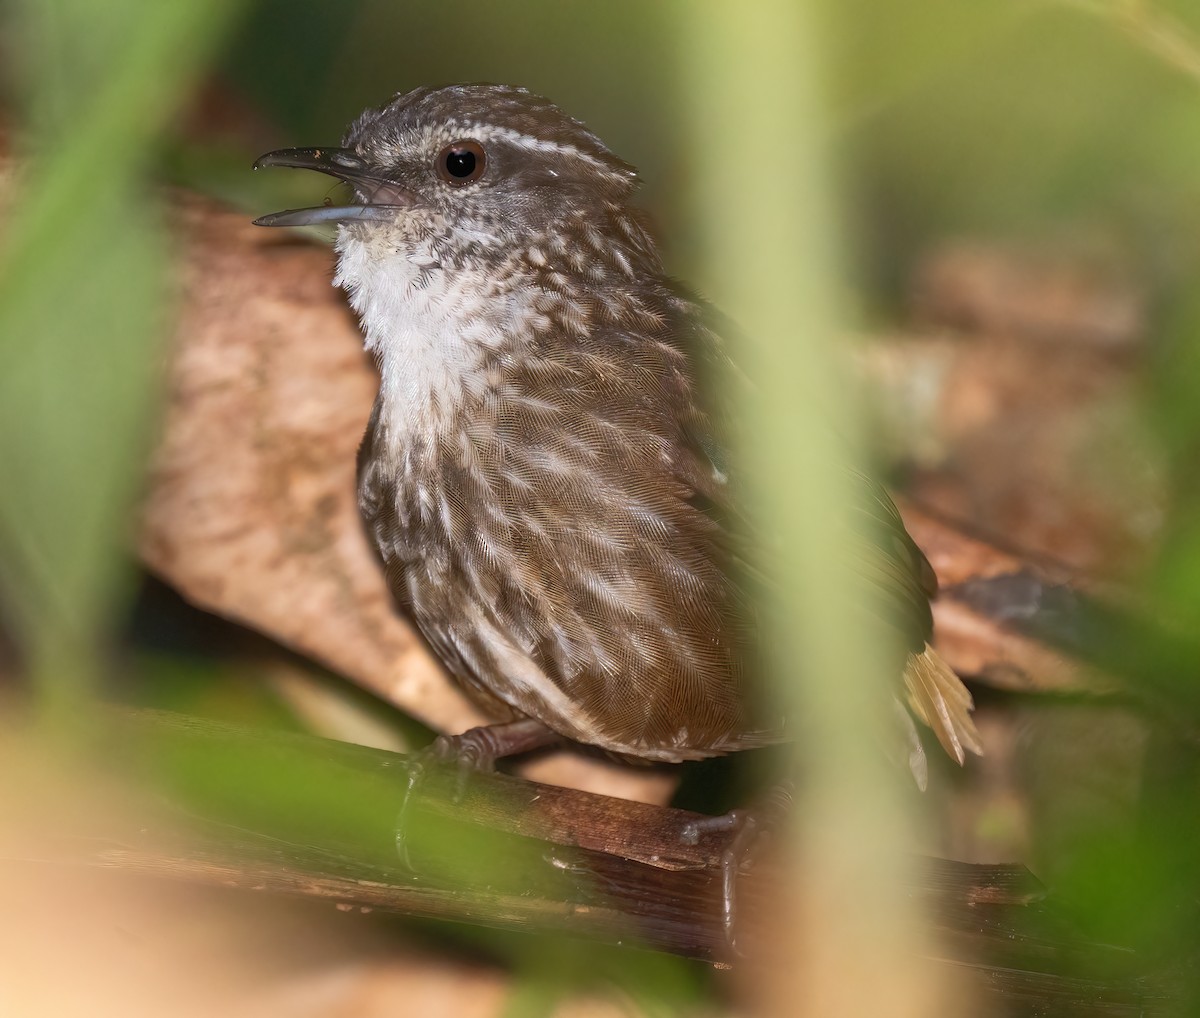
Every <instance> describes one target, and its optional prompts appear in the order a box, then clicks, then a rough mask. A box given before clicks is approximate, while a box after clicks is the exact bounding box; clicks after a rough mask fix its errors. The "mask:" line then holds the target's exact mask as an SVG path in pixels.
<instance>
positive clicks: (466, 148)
mask: <svg viewBox="0 0 1200 1018" xmlns="http://www.w3.org/2000/svg"><path fill="white" fill-rule="evenodd" d="M486 167H487V156H486V155H484V152H483V146H482V145H480V144H479V142H477V141H456V142H453V143H452V144H450V145H447V146H446V147H445V148H444V149H442V150H441V152H439V153H438V157H437V171H438V176H439V177H441V178H442V180H444V181H445V182H446V183H447V184H449V185H450V186H451V187H462V186H463V185H464V184H470V183H471V182H472V181H475V180H478V179H479V178H480V177H482V176H483V171H484V169H485V168H486Z"/></svg>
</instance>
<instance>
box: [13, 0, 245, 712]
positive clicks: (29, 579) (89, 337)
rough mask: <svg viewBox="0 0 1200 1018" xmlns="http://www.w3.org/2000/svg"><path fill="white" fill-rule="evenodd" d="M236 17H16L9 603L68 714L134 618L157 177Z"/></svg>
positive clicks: (157, 348) (154, 356)
mask: <svg viewBox="0 0 1200 1018" xmlns="http://www.w3.org/2000/svg"><path fill="white" fill-rule="evenodd" d="M235 9H236V4H235V3H234V0H219V2H211V0H187V2H182V0H177V2H172V3H167V4H156V3H150V2H144V0H114V2H110V3H105V4H103V5H99V4H95V3H92V2H90V0H58V2H55V3H44V2H33V0H30V2H26V3H23V4H18V5H17V6H16V15H17V17H16V20H15V24H14V26H13V29H14V31H15V33H16V37H17V38H18V39H19V40H20V43H21V44H20V45H19V46H17V47H14V50H15V51H16V52H18V53H20V54H21V55H22V57H23V59H22V60H21V70H22V71H23V72H24V77H23V79H22V80H21V84H22V85H23V87H24V95H25V103H24V115H25V123H24V125H23V126H24V129H23V131H22V135H21V140H22V148H23V151H22V153H21V155H22V165H21V172H20V175H19V178H18V183H17V186H16V188H15V194H14V195H13V197H12V200H11V213H10V216H9V222H8V225H7V230H6V233H5V236H4V238H3V247H2V248H0V476H3V478H4V485H3V487H2V488H0V598H2V603H3V606H4V609H5V612H6V614H7V615H8V617H9V619H10V620H11V628H12V629H13V632H14V634H15V636H16V638H17V639H18V641H19V642H20V644H21V645H22V647H23V649H24V652H25V654H26V655H27V657H28V659H29V662H30V664H31V665H32V668H33V671H34V674H35V675H37V676H38V677H39V678H40V679H41V680H42V683H43V686H42V688H43V691H44V693H45V694H46V697H47V699H48V700H49V701H50V702H53V703H57V704H58V705H59V706H60V707H61V708H62V713H64V714H65V713H69V712H71V711H72V710H77V709H78V705H77V704H75V703H73V701H74V700H75V697H76V694H77V693H78V688H76V687H77V685H78V684H79V683H80V682H82V681H84V679H85V677H86V676H87V675H88V673H89V672H90V671H91V670H92V669H93V667H94V654H95V651H96V649H97V647H96V642H97V640H98V638H99V636H100V634H101V633H102V632H103V631H104V629H105V627H106V626H107V625H109V624H111V622H112V620H113V619H114V618H115V617H117V616H118V614H119V612H120V610H121V606H122V604H123V601H124V596H123V592H122V590H121V589H120V585H121V581H122V578H123V568H122V561H123V554H122V552H123V549H124V547H125V545H126V543H127V541H128V539H129V537H130V536H131V533H132V530H133V526H134V520H133V518H132V516H131V508H132V501H133V496H134V494H135V492H136V487H137V483H138V478H139V476H140V471H141V464H142V460H143V456H144V453H145V451H146V450H147V449H148V448H149V445H150V441H151V434H152V428H153V420H154V416H153V410H154V405H155V391H156V385H155V383H156V381H157V379H158V377H159V373H160V370H161V366H162V356H163V350H162V343H163V341H164V339H165V338H166V335H167V331H168V330H167V325H168V322H169V301H168V286H169V283H170V279H169V277H168V275H167V269H168V265H169V254H170V252H169V250H168V247H167V243H166V240H165V237H164V234H163V229H162V223H161V221H160V209H159V202H158V200H157V198H156V197H155V195H154V193H153V191H152V189H151V186H150V184H149V181H148V179H147V173H146V171H147V166H148V164H149V161H150V159H151V158H152V157H153V155H154V152H155V149H156V147H157V145H158V143H159V142H160V138H161V134H162V132H163V130H164V128H165V127H166V125H167V122H168V118H169V117H170V116H171V114H172V113H173V112H174V111H175V109H176V108H177V107H178V105H179V103H180V101H181V100H182V98H183V96H184V95H185V90H186V88H187V87H188V86H189V84H190V83H191V82H192V81H193V80H194V77H195V75H196V74H197V73H198V72H199V71H200V70H201V69H202V68H203V67H204V62H205V59H206V58H207V57H208V55H209V54H210V53H211V51H212V47H213V46H214V44H215V43H216V42H217V40H218V39H219V38H220V32H221V30H222V29H223V28H225V27H226V26H227V25H228V24H229V21H230V17H231V15H232V14H233V12H234V10H235Z"/></svg>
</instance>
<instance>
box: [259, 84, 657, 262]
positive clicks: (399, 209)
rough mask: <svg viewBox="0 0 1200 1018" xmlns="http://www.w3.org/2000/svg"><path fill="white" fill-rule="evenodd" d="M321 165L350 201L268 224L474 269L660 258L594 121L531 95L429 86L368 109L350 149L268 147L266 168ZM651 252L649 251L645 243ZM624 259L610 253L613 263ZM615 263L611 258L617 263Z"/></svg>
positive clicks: (264, 220)
mask: <svg viewBox="0 0 1200 1018" xmlns="http://www.w3.org/2000/svg"><path fill="white" fill-rule="evenodd" d="M264 166H286V167H294V168H300V169H310V170H317V171H318V172H321V173H327V174H329V175H331V176H333V177H336V178H338V179H339V180H341V181H343V182H345V183H346V184H348V185H349V186H350V188H351V190H352V199H351V201H350V202H349V203H347V204H344V205H323V206H317V207H315V208H306V209H293V210H288V211H285V212H276V213H273V214H271V215H267V216H262V217H261V218H259V219H257V220H256V223H258V224H259V225H260V226H309V225H314V224H318V223H337V224H339V225H340V226H341V227H342V240H341V244H342V245H343V246H344V244H345V243H346V242H347V241H348V240H357V241H361V242H363V243H368V244H370V245H371V246H372V247H374V248H376V249H377V250H391V251H394V252H396V253H398V254H409V255H411V254H412V253H413V252H414V251H416V250H418V249H419V250H420V254H419V257H422V258H424V259H426V260H427V261H429V262H430V263H431V264H436V265H442V266H444V267H447V268H450V267H462V266H463V265H467V264H470V263H472V262H473V261H475V260H477V259H485V260H486V259H494V258H497V257H500V256H504V257H507V256H509V255H511V254H512V253H513V252H533V257H534V259H535V260H541V261H542V262H543V263H558V262H561V263H562V265H561V268H562V271H570V270H571V269H570V267H571V264H572V263H575V264H576V267H577V268H579V269H582V268H583V267H584V266H585V265H587V263H589V262H591V258H585V257H583V256H584V255H585V254H587V253H588V252H589V250H590V249H595V252H596V253H599V252H602V251H603V249H604V248H606V247H608V248H613V247H617V248H620V249H621V252H620V255H618V256H616V257H618V260H620V259H622V258H623V260H624V261H626V262H629V261H635V260H636V261H641V260H642V259H643V258H644V257H645V256H647V255H650V256H653V245H652V244H651V243H650V242H649V240H648V237H647V236H646V234H645V232H644V230H642V229H641V227H640V226H639V225H638V222H637V219H636V216H635V215H633V213H631V212H629V211H628V209H627V202H628V200H629V198H630V196H631V195H632V194H633V192H634V190H635V188H636V185H637V177H636V173H635V171H634V169H633V168H632V167H631V166H629V165H628V164H627V163H625V162H623V161H621V160H620V159H618V158H617V157H616V156H614V155H613V154H612V153H611V152H610V151H609V150H608V148H606V147H605V145H604V144H603V142H601V141H600V139H599V138H597V137H596V136H595V135H594V134H593V133H592V132H591V131H589V130H588V129H587V128H586V127H585V126H584V125H583V124H581V123H580V122H579V121H577V120H574V119H573V118H571V117H569V116H567V115H566V114H565V113H563V112H562V111H561V110H560V109H559V108H558V107H557V106H555V105H554V104H553V103H551V102H549V101H548V100H546V99H543V98H541V97H540V96H537V95H534V94H533V93H531V92H528V91H526V90H525V89H522V88H515V87H511V86H506V85H451V86H447V87H445V88H438V89H430V88H418V89H415V90H414V91H412V92H408V93H405V94H404V95H400V96H397V97H396V98H395V99H393V100H392V101H391V102H389V103H388V104H386V105H384V106H381V107H379V108H378V109H372V110H368V111H367V112H365V113H363V114H362V115H361V116H360V117H359V118H358V120H357V121H355V123H354V124H353V125H352V126H351V128H350V130H349V131H348V132H347V134H346V136H345V139H344V141H343V145H342V147H332V148H297V149H284V150H281V151H278V152H269V153H267V154H266V155H264V156H262V157H261V158H260V159H259V160H258V162H257V163H256V164H255V167H256V168H258V167H264ZM647 247H649V251H646V250H644V249H646V248H647ZM611 257H612V254H611V251H610V258H611ZM606 260H607V259H606Z"/></svg>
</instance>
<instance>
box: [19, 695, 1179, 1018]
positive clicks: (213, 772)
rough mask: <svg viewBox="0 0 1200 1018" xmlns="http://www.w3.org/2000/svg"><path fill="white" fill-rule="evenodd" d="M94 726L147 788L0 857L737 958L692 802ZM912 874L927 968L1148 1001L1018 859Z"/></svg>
mask: <svg viewBox="0 0 1200 1018" xmlns="http://www.w3.org/2000/svg"><path fill="white" fill-rule="evenodd" d="M96 739H97V745H96V747H95V748H96V750H97V753H98V754H99V756H98V759H103V760H105V761H106V766H107V767H110V768H113V769H115V770H116V771H117V773H118V774H120V775H121V776H122V777H126V778H127V777H128V776H130V775H131V774H132V775H138V776H140V781H139V784H141V785H142V786H143V787H144V789H145V790H146V791H148V792H150V793H152V794H150V795H147V796H142V797H140V798H138V799H136V800H135V801H134V802H133V803H132V804H127V806H126V808H122V809H115V810H111V811H109V810H105V811H104V812H103V813H100V814H97V813H96V812H95V811H90V812H88V813H87V814H86V816H83V817H81V818H80V819H79V820H77V821H76V827H75V829H74V830H72V831H71V832H70V833H69V835H68V836H67V837H65V838H64V837H63V835H62V831H61V830H58V831H56V832H55V836H54V837H53V838H52V839H51V838H46V839H44V840H39V839H37V838H33V839H30V838H28V837H26V839H25V840H23V841H22V843H20V844H13V843H7V844H3V845H0V860H3V861H4V863H5V864H6V865H8V866H10V867H11V866H12V865H14V864H21V865H27V866H38V867H45V866H47V865H70V866H84V867H90V868H93V869H98V870H116V871H120V872H124V873H134V874H143V875H146V876H149V877H154V878H167V879H172V880H182V881H188V882H192V883H199V884H203V885H210V886H218V887H225V888H234V889H239V890H242V891H245V892H247V893H251V892H253V893H258V894H262V893H267V894H282V895H291V896H297V895H298V896H303V897H307V898H313V899H320V900H326V901H329V902H332V903H334V904H336V905H337V906H339V907H341V908H343V909H345V908H354V909H359V910H362V911H384V912H390V913H397V914H402V915H410V916H421V917H427V918H436V919H443V920H451V921H455V922H463V923H469V924H472V925H479V926H488V927H493V928H498V929H507V930H523V931H540V932H558V933H563V934H569V935H571V936H577V937H586V938H591V939H595V940H599V941H603V942H607V943H613V944H622V943H623V944H630V945H635V946H643V947H649V948H652V949H655V950H660V951H666V952H670V953H674V954H678V955H682V956H685V957H692V958H698V959H703V960H708V961H722V960H724V961H728V960H730V958H729V952H728V949H727V939H726V932H725V929H724V926H723V923H722V920H721V915H720V904H721V895H720V885H721V879H720V876H721V870H720V867H721V859H722V854H723V852H724V850H725V848H726V847H727V845H728V838H729V834H728V833H727V832H707V833H703V834H702V835H701V837H700V839H699V841H698V842H696V843H695V844H689V843H687V842H686V841H685V839H684V838H683V837H682V830H683V828H684V827H685V826H686V825H687V824H688V823H690V822H692V821H694V820H695V819H696V818H697V815H696V814H694V813H689V812H686V811H682V810H675V809H664V808H659V807H656V806H649V805H645V804H642V803H635V802H630V801H627V800H621V799H613V798H609V797H605V796H598V795H593V794H590V793H585V792H579V791H574V790H570V789H565V788H557V787H553V786H548V785H538V784H534V783H531V782H526V781H521V780H518V779H515V778H511V777H506V776H503V775H496V774H488V775H484V774H480V775H474V776H472V778H471V780H470V781H468V782H467V783H466V786H465V788H463V789H462V792H461V794H459V795H455V788H456V785H457V774H456V773H455V772H454V771H452V770H451V771H449V772H447V771H445V770H444V769H442V768H437V767H429V766H428V765H426V767H425V773H424V776H423V778H422V780H421V781H420V782H419V785H418V787H417V789H416V790H415V792H410V788H409V780H408V779H409V776H410V774H411V770H412V766H413V762H412V760H411V758H406V757H403V756H400V755H397V754H393V753H387V752H384V751H381V750H372V749H366V748H363V747H359V746H351V745H347V744H343V743H336V742H330V741H328V740H324V739H317V738H313V737H309V736H299V735H290V734H281V733H276V732H261V731H253V730H248V729H242V728H238V727H235V726H231V725H225V724H219V723H216V722H212V721H203V720H199V719H195V718H187V717H183V716H180V715H174V714H168V713H164V712H158V711H136V712H124V711H115V710H114V711H109V712H105V713H104V714H103V715H102V717H101V718H100V719H99V723H98V725H97V729H96ZM410 795H411V796H412V799H411V801H410V802H409V808H405V802H406V800H409V797H410ZM401 817H403V822H404V827H405V830H404V851H403V853H401V852H400V851H398V849H397V822H398V820H399V819H400V818H401ZM405 856H407V865H406V864H405V861H404V857H405ZM906 872H909V873H911V874H912V877H911V880H910V882H909V883H908V884H907V885H905V886H904V887H903V888H902V889H901V890H902V892H903V893H905V894H906V895H910V896H912V897H913V898H914V899H915V900H917V901H919V902H920V903H921V905H922V907H923V910H924V912H925V914H926V915H928V916H929V921H930V931H931V942H932V943H935V944H936V945H937V946H936V950H935V951H934V952H933V956H934V957H935V958H936V960H937V964H938V966H939V967H940V969H941V970H943V971H947V972H968V973H972V974H973V975H974V976H975V977H976V979H977V982H978V985H979V987H980V990H981V992H982V994H983V996H984V997H985V998H987V999H989V1000H991V1001H992V1002H994V1003H998V1004H1002V1005H1004V1006H1005V1007H1006V1008H1008V1007H1010V1006H1012V1005H1013V1004H1014V1002H1017V1001H1021V1000H1036V1001H1039V1002H1040V1004H1039V1006H1049V1007H1051V1010H1050V1011H1047V1012H1045V1013H1055V1014H1060V1013H1069V1014H1078V1015H1134V1014H1143V1015H1145V1014H1152V1013H1153V1005H1154V1004H1155V1001H1156V1000H1157V999H1158V998H1157V997H1156V996H1155V994H1154V993H1153V992H1152V990H1151V989H1150V988H1149V987H1148V986H1147V984H1145V983H1144V982H1143V981H1142V980H1141V979H1139V978H1138V977H1137V975H1136V969H1135V967H1134V965H1135V961H1136V960H1135V959H1134V958H1133V957H1132V956H1131V955H1129V954H1128V953H1127V952H1121V951H1115V950H1113V949H1111V948H1105V947H1101V946H1098V945H1094V944H1089V943H1088V942H1087V941H1086V940H1084V939H1082V938H1081V937H1079V936H1078V935H1076V934H1074V933H1073V932H1071V931H1070V929H1069V928H1068V927H1067V926H1065V924H1063V922H1062V921H1061V918H1060V917H1059V916H1057V915H1056V914H1055V912H1054V909H1053V908H1052V907H1051V906H1050V905H1048V904H1047V903H1046V901H1045V900H1044V895H1043V893H1042V890H1041V888H1040V886H1039V885H1038V884H1037V882H1036V881H1035V880H1033V879H1032V878H1031V877H1030V876H1029V874H1028V873H1027V872H1026V871H1025V870H1024V869H1023V868H1022V867H1018V866H972V865H967V864H962V863H953V862H948V861H945V860H922V861H919V862H918V863H917V864H915V865H913V866H911V867H908V868H907V869H906ZM779 880H780V871H779V869H778V867H777V865H776V864H775V863H774V862H773V861H772V860H771V859H770V857H766V858H764V859H763V860H762V862H761V863H759V864H756V865H754V866H752V867H750V868H749V871H748V872H747V873H746V875H745V876H744V878H743V879H742V881H741V892H742V894H741V897H740V899H739V900H740V901H741V903H742V905H743V907H744V909H745V912H744V915H742V916H741V917H740V921H743V922H746V923H750V924H753V923H756V922H758V920H759V919H760V918H767V919H769V911H770V909H771V908H772V907H773V906H774V902H775V896H776V892H777V888H778V886H779ZM751 934H753V931H751ZM753 941H754V937H753V935H751V936H750V937H749V942H750V943H753ZM1017 1013H1023V1012H1017Z"/></svg>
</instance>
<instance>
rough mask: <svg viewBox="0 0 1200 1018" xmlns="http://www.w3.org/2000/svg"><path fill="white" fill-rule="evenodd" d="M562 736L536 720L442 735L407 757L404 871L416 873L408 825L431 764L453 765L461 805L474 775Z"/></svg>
mask: <svg viewBox="0 0 1200 1018" xmlns="http://www.w3.org/2000/svg"><path fill="white" fill-rule="evenodd" d="M559 738H560V737H559V736H558V735H557V734H556V733H555V732H552V731H551V730H550V729H549V728H547V727H546V726H545V725H543V724H542V723H541V722H540V721H535V720H534V719H533V718H521V719H520V720H518V721H508V722H505V723H503V724H497V725H481V726H480V727H478V728H470V729H468V730H467V731H465V732H463V733H462V734H461V735H439V736H438V737H437V738H436V739H434V740H433V742H432V743H431V744H430V745H429V746H427V747H426V748H425V749H423V750H421V751H420V752H417V753H413V754H411V755H410V756H409V758H408V786H407V788H406V789H405V791H404V799H403V801H402V802H401V803H400V812H399V813H398V814H397V816H396V853H397V854H398V855H399V856H400V861H401V863H402V864H403V865H404V867H405V869H408V870H414V867H413V865H412V859H411V857H410V855H409V846H408V834H407V832H408V824H409V822H410V813H411V809H410V808H411V806H412V803H413V801H414V799H416V798H417V797H418V796H419V794H420V788H421V785H422V784H424V782H425V778H426V774H427V771H428V768H429V766H430V764H433V765H435V766H436V765H453V766H454V767H455V768H456V771H457V775H456V778H455V782H454V795H453V801H454V802H459V801H460V800H461V799H462V797H463V795H464V794H465V793H466V790H467V782H468V781H469V780H470V778H471V775H472V774H475V773H479V772H483V773H487V772H489V771H493V770H495V768H496V761H497V760H502V759H503V758H505V757H509V756H518V755H520V754H521V753H528V752H531V751H532V750H535V749H541V748H542V747H544V746H549V745H552V744H553V743H555V742H557V741H558V740H559Z"/></svg>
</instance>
